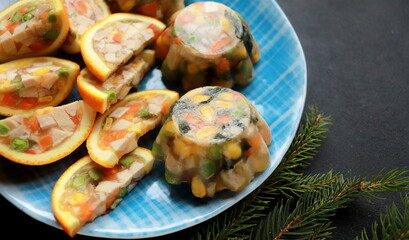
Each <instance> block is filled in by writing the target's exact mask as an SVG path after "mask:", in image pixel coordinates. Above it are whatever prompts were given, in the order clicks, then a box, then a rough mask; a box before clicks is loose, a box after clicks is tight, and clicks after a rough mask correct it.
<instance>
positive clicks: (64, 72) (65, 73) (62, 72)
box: [58, 67, 69, 78]
mask: <svg viewBox="0 0 409 240" xmlns="http://www.w3.org/2000/svg"><path fill="white" fill-rule="evenodd" d="M68 75H69V71H68V68H65V67H62V68H60V69H58V77H59V78H67V77H68Z"/></svg>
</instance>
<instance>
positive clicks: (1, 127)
mask: <svg viewBox="0 0 409 240" xmlns="http://www.w3.org/2000/svg"><path fill="white" fill-rule="evenodd" d="M9 131H10V127H9V126H7V125H6V124H4V123H0V135H6V134H7V133H8V132H9Z"/></svg>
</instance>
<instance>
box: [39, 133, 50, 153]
mask: <svg viewBox="0 0 409 240" xmlns="http://www.w3.org/2000/svg"><path fill="white" fill-rule="evenodd" d="M39 143H40V148H41V150H42V151H44V150H47V149H48V148H50V147H51V146H52V145H53V137H52V136H51V135H50V134H47V135H44V136H41V137H40V140H39Z"/></svg>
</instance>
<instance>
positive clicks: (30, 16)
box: [23, 13, 34, 22]
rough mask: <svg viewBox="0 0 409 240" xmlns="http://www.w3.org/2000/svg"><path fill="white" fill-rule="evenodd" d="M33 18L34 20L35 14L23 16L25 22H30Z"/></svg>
mask: <svg viewBox="0 0 409 240" xmlns="http://www.w3.org/2000/svg"><path fill="white" fill-rule="evenodd" d="M33 18H34V15H33V14H31V13H26V14H24V15H23V22H27V21H30V20H31V19H33Z"/></svg>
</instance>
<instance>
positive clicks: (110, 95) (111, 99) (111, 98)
mask: <svg viewBox="0 0 409 240" xmlns="http://www.w3.org/2000/svg"><path fill="white" fill-rule="evenodd" d="M104 93H106V94H108V102H115V101H116V98H117V95H116V92H115V91H114V90H105V91H104Z"/></svg>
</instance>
